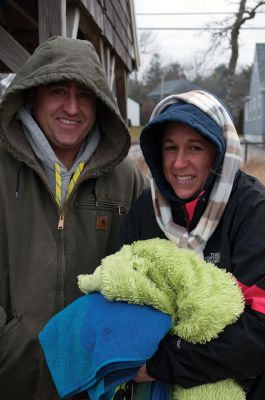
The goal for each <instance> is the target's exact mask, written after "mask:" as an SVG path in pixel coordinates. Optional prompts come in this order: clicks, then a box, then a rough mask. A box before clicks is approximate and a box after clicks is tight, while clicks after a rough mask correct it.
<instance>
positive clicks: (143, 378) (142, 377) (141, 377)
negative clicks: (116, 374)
mask: <svg viewBox="0 0 265 400" xmlns="http://www.w3.org/2000/svg"><path fill="white" fill-rule="evenodd" d="M134 381H135V382H138V383H140V382H152V381H155V379H154V378H152V377H151V376H150V375H148V373H147V371H146V365H145V364H144V365H142V366H141V368H140V369H139V370H138V372H137V374H136V375H135V378H134Z"/></svg>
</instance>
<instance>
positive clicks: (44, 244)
mask: <svg viewBox="0 0 265 400" xmlns="http://www.w3.org/2000/svg"><path fill="white" fill-rule="evenodd" d="M62 80H76V81H78V82H80V83H81V84H83V85H85V86H86V87H88V88H89V89H90V90H92V91H93V92H94V93H95V95H96V97H97V123H98V126H99V127H100V130H101V139H100V143H99V145H98V147H97V149H96V150H95V152H94V153H93V155H92V157H91V158H90V160H89V162H88V165H86V166H85V168H84V170H83V172H82V173H81V175H80V177H79V180H78V182H77V184H76V186H75V188H74V190H73V192H72V193H71V195H70V197H69V198H68V200H67V201H66V203H65V205H64V209H63V210H59V208H58V206H57V203H56V201H55V197H54V194H53V193H52V190H51V188H50V187H49V184H48V181H47V178H46V176H45V172H44V169H43V166H42V164H41V162H40V161H39V160H38V158H37V157H36V155H35V154H34V152H33V150H32V148H31V146H30V145H29V142H28V141H27V139H26V137H25V135H24V133H23V130H22V127H21V122H20V121H19V120H18V119H17V118H16V112H17V110H18V108H19V107H20V106H21V105H22V104H24V103H25V101H27V99H28V95H29V91H30V89H31V88H33V87H36V86H40V85H44V84H48V83H50V82H56V81H62ZM0 139H1V142H0V192H1V195H0V399H1V400H19V399H24V400H29V399H30V400H33V399H34V400H55V399H58V398H59V397H58V395H57V394H56V390H55V387H54V385H53V382H52V379H51V377H50V375H49V372H48V369H47V366H46V363H45V360H44V357H43V354H42V351H41V348H40V345H39V342H38V334H39V332H40V330H41V329H42V328H43V327H44V325H45V324H46V323H47V321H48V320H49V319H50V318H51V317H52V316H53V315H54V314H55V313H57V312H58V311H60V310H61V309H62V308H63V307H65V306H66V305H67V304H69V303H70V302H71V301H73V300H74V299H76V298H77V297H79V296H80V295H81V293H80V291H79V289H78V287H77V280H76V277H77V275H80V274H85V273H91V272H93V271H94V270H95V268H96V267H97V266H98V265H99V264H100V260H101V259H102V258H103V257H105V256H106V255H108V254H111V253H112V252H113V251H114V250H115V246H116V243H117V241H118V235H119V230H120V226H121V223H122V221H123V217H124V215H125V214H126V213H127V211H128V210H129V208H130V207H131V205H132V204H133V203H134V201H135V200H136V199H137V197H138V196H139V194H140V193H141V191H142V189H143V187H144V184H145V181H144V179H143V177H142V175H141V174H140V172H139V171H138V169H137V167H136V166H135V165H134V164H133V163H132V162H130V161H129V160H128V159H125V157H126V155H127V153H128V150H129V147H130V136H129V133H128V130H127V128H126V125H125V123H124V121H123V120H122V118H121V116H120V113H119V111H118V108H117V105H116V102H115V99H114V97H113V95H112V93H111V91H110V89H109V87H108V84H107V79H106V76H105V74H104V71H103V68H102V66H101V64H100V62H99V59H98V57H97V54H96V52H95V50H94V48H93V47H92V45H91V44H90V43H89V42H87V41H84V40H77V39H67V38H61V37H55V38H51V39H49V40H48V41H46V42H44V43H42V44H41V45H40V46H39V47H38V48H37V49H36V50H35V52H34V53H33V55H32V56H31V57H30V58H29V60H28V61H27V62H26V63H25V64H24V65H23V66H22V67H21V69H20V71H19V72H18V73H17V75H16V76H15V78H14V79H13V81H12V82H11V84H10V86H9V88H8V89H7V91H6V93H5V96H4V98H3V101H2V103H1V109H0ZM62 214H63V215H64V228H63V229H58V222H59V219H60V215H62Z"/></svg>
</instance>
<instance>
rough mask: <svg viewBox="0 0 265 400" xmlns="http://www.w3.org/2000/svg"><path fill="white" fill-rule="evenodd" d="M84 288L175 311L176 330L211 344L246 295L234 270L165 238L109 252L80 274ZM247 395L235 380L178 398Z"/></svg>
mask: <svg viewBox="0 0 265 400" xmlns="http://www.w3.org/2000/svg"><path fill="white" fill-rule="evenodd" d="M78 285H79V287H80V289H81V291H82V292H84V293H89V292H93V291H99V292H101V293H102V294H103V295H104V296H105V297H106V298H107V299H109V300H118V301H127V302H128V303H133V304H146V305H150V306H153V307H154V308H156V309H158V310H160V311H163V312H165V313H167V314H170V315H171V316H172V318H173V321H174V323H173V327H172V330H171V333H172V334H176V335H178V336H180V337H181V338H183V339H185V340H187V341H189V342H192V343H206V342H207V341H210V340H211V339H213V338H216V337H217V336H218V334H219V333H220V332H221V331H222V330H223V329H224V328H225V326H227V325H229V324H232V323H234V322H235V321H236V320H237V318H238V317H239V315H240V314H241V313H242V312H243V310H244V305H245V304H244V298H243V295H242V292H241V290H240V288H239V286H238V285H237V282H236V279H235V278H234V276H233V275H232V274H231V273H228V272H226V271H225V270H222V269H220V268H218V267H216V266H215V265H213V264H210V263H207V262H206V261H204V260H203V259H202V258H201V257H200V256H199V255H198V254H196V253H195V252H192V251H190V250H187V249H180V248H177V247H176V245H175V244H173V243H172V242H170V241H168V240H165V239H159V238H156V239H150V240H144V241H138V242H134V243H132V244H131V245H125V246H123V248H122V249H121V250H120V251H118V252H117V253H115V254H113V255H111V256H108V257H105V258H104V259H103V260H102V262H101V265H100V266H99V267H98V268H97V269H96V271H95V272H94V274H92V275H80V276H79V277H78ZM195 399H196V400H198V399H207V400H215V399H216V400H217V399H218V400H227V399H231V400H232V399H233V400H244V399H245V393H244V391H243V390H242V389H241V387H240V386H239V385H238V384H237V383H235V382H234V381H233V380H225V381H221V382H218V383H214V384H207V385H201V386H197V387H194V388H192V389H183V388H181V387H179V386H175V387H174V390H173V400H195Z"/></svg>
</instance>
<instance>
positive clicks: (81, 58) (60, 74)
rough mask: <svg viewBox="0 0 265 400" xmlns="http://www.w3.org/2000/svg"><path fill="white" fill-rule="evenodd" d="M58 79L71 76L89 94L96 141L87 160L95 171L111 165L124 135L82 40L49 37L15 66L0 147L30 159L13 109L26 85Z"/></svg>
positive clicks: (125, 141)
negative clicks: (92, 100) (98, 134)
mask: <svg viewBox="0 0 265 400" xmlns="http://www.w3.org/2000/svg"><path fill="white" fill-rule="evenodd" d="M62 80H75V81H77V82H79V83H81V84H82V85H84V86H86V87H87V88H89V89H90V90H91V91H92V92H93V93H94V94H95V96H96V98H97V123H98V126H99V127H100V130H101V133H102V139H101V142H100V144H99V146H98V148H97V150H96V151H95V153H94V155H93V157H92V159H91V163H92V167H95V166H97V167H98V168H99V169H100V170H101V171H102V170H105V169H109V168H113V167H114V166H116V165H117V164H119V163H120V162H121V161H122V160H123V159H124V158H125V156H126V155H127V153H128V150H129V147H130V135H129V132H128V129H127V127H126V124H125V122H124V120H123V119H122V117H121V115H120V112H119V110H118V107H117V104H116V100H115V99H114V97H113V95H112V92H111V90H110V88H109V86H108V82H107V78H106V75H105V72H104V70H103V67H102V65H101V63H100V61H99V58H98V56H97V53H96V51H95V49H94V47H93V46H92V44H91V43H90V42H88V41H86V40H79V39H70V38H63V37H52V38H50V39H49V40H47V41H45V42H43V43H42V44H41V45H40V46H39V47H37V48H36V50H35V51H34V53H33V54H32V55H31V57H30V58H29V59H28V61H27V62H26V63H25V64H24V65H23V66H22V67H21V68H20V70H19V71H18V72H17V74H16V76H15V78H14V79H13V81H12V82H11V84H10V86H9V87H8V89H7V91H6V93H5V95H4V97H3V100H2V103H1V107H0V119H1V123H0V138H1V139H2V141H3V143H4V145H5V146H6V147H7V149H8V150H9V151H11V152H12V153H13V154H14V155H15V156H17V157H18V158H19V159H21V160H22V161H28V162H30V160H32V150H31V148H30V146H29V144H28V142H27V140H26V138H25V136H24V134H23V132H22V129H21V127H20V123H19V121H17V120H16V116H15V115H16V112H17V110H18V109H19V108H20V106H21V105H23V104H24V103H25V102H26V101H27V99H28V95H29V92H30V90H31V89H32V88H34V87H38V86H41V85H46V84H49V83H52V82H59V81H62ZM90 167H91V165H90Z"/></svg>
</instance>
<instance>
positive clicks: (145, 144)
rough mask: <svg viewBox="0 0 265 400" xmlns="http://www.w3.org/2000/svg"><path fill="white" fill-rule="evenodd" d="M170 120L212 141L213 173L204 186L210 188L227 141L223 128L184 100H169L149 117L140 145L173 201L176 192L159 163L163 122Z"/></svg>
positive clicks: (160, 159) (157, 178) (164, 124)
mask: <svg viewBox="0 0 265 400" xmlns="http://www.w3.org/2000/svg"><path fill="white" fill-rule="evenodd" d="M157 107H158V106H157ZM170 122H179V123H183V124H186V125H189V126H190V127H191V128H193V129H195V130H196V131H197V132H198V133H199V134H200V135H202V136H203V137H204V138H206V139H207V140H208V141H210V142H211V143H212V144H214V146H215V149H216V157H215V160H214V164H213V166H212V171H213V173H212V174H210V175H209V177H208V179H207V181H206V182H205V184H204V189H209V188H210V187H211V186H212V184H213V181H214V177H215V173H216V172H217V171H218V169H219V168H220V166H221V164H222V161H223V158H224V155H225V148H226V143H225V138H224V135H223V131H222V128H221V127H220V126H219V125H218V124H217V123H216V122H215V121H214V120H213V119H212V118H211V117H210V116H209V115H208V114H206V113H205V112H204V111H203V110H201V109H200V108H199V107H197V106H195V105H193V104H189V103H186V102H184V101H181V100H178V101H175V102H174V103H173V104H172V103H171V102H169V104H167V105H166V106H165V107H164V108H163V109H162V110H161V112H158V113H157V115H156V116H154V118H151V120H150V122H149V123H148V124H147V125H146V126H145V127H144V129H143V131H142V133H141V137H140V144H141V149H142V152H143V155H144V158H145V161H146V163H147V165H148V167H149V169H150V171H151V174H152V176H153V178H154V180H155V182H156V184H157V186H158V188H159V189H160V191H161V193H163V194H164V195H165V197H166V198H168V199H169V200H172V201H175V200H176V198H177V196H176V194H175V193H174V192H173V189H172V188H171V187H170V185H169V184H168V183H167V181H166V179H165V177H164V174H163V167H162V145H161V141H162V137H163V133H164V131H165V128H166V125H167V124H168V123H170ZM196 196H197V194H195V197H196ZM190 200H192V199H186V200H185V201H182V200H181V199H179V201H181V202H187V201H190Z"/></svg>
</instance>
